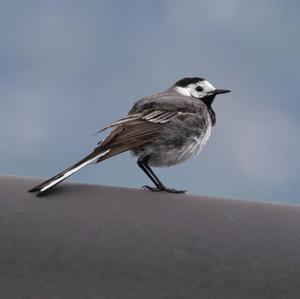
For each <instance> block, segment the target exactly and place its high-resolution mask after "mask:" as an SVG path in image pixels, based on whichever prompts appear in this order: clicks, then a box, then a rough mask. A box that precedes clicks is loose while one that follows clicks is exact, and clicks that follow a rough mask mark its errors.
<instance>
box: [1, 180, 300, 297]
mask: <svg viewBox="0 0 300 299" xmlns="http://www.w3.org/2000/svg"><path fill="white" fill-rule="evenodd" d="M37 183H38V180H34V179H30V178H18V177H8V176H0V298H8V299H14V298H22V299H27V298H28V299H29V298H30V299H36V298H37V299H48V298H51V299H52V298H59V299H60V298H62V299H66V298H97V299H99V298H109V299H111V298H172V299H176V298H187V299H189V298H192V299H193V298H197V299H198V298H205V299H206V298H208V299H209V298H221V299H223V298H231V299H234V298H239V299H240V298H272V299H276V298H281V299H283V298H284V299H286V298H295V299H296V298H300V253H299V248H300V206H292V205H283V204H278V205H277V204H268V203H258V202H247V201H239V200H226V199H215V198H207V197H196V196H189V195H184V196H182V195H173V194H158V193H151V192H146V191H142V190H133V189H124V188H111V187H102V186H94V185H83V184H73V183H64V184H62V185H61V186H58V187H57V188H56V190H55V192H53V193H50V194H49V195H47V196H45V197H42V198H37V197H35V196H34V195H33V194H31V193H27V192H26V191H27V190H28V189H29V188H30V187H32V186H34V185H35V184H37Z"/></svg>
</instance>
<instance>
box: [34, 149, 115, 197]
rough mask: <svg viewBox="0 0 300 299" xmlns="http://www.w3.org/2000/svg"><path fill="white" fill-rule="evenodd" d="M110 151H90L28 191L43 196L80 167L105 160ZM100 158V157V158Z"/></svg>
mask: <svg viewBox="0 0 300 299" xmlns="http://www.w3.org/2000/svg"><path fill="white" fill-rule="evenodd" d="M109 152H110V149H107V150H103V151H101V152H99V151H98V152H95V151H94V152H92V153H91V154H89V155H88V156H86V157H84V158H83V159H82V160H80V161H79V162H77V163H76V164H74V165H72V166H71V167H69V168H67V169H66V170H64V171H62V172H60V173H58V174H57V175H56V176H54V177H52V178H50V179H48V180H47V181H45V182H43V183H41V184H39V185H37V186H35V187H33V188H32V189H30V190H29V192H37V194H36V196H43V195H44V194H45V193H46V192H48V191H49V190H51V189H52V188H53V187H54V186H56V185H57V184H59V183H61V182H62V181H64V180H65V179H66V178H68V177H69V176H71V175H72V174H74V173H75V172H77V171H78V170H80V169H81V168H83V167H85V166H87V165H89V164H91V163H93V162H97V161H100V160H105V155H107V154H108V153H109ZM101 158H102V159H101ZM99 159H100V160H99Z"/></svg>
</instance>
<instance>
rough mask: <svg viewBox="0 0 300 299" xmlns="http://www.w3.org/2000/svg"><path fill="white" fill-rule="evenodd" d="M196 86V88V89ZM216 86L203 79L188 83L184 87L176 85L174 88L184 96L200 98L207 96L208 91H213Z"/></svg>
mask: <svg viewBox="0 0 300 299" xmlns="http://www.w3.org/2000/svg"><path fill="white" fill-rule="evenodd" d="M197 87H200V88H198V90H197ZM215 89H216V88H215V87H214V86H213V85H212V84H211V83H209V82H208V81H207V80H203V81H199V82H197V83H192V84H189V85H188V86H186V87H179V86H176V90H177V91H178V92H179V93H180V94H182V95H184V96H188V97H194V98H198V99H201V98H203V97H205V96H207V94H208V93H210V92H212V91H214V90H215Z"/></svg>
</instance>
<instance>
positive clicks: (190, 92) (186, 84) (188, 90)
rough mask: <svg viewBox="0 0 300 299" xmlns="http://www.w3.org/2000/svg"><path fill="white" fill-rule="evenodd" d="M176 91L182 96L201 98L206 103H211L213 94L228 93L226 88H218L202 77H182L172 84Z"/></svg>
mask: <svg viewBox="0 0 300 299" xmlns="http://www.w3.org/2000/svg"><path fill="white" fill-rule="evenodd" d="M173 87H174V88H175V89H176V91H177V92H178V93H180V94H182V95H184V96H188V97H194V98H197V99H201V100H202V101H204V102H205V103H206V104H209V105H211V104H212V102H213V100H214V98H215V96H216V95H218V94H223V93H228V92H230V90H228V89H218V88H216V87H214V86H213V85H212V84H211V83H209V82H208V81H207V80H206V79H203V78H197V77H193V78H183V79H181V80H179V81H177V82H176V83H175V84H174V86H173Z"/></svg>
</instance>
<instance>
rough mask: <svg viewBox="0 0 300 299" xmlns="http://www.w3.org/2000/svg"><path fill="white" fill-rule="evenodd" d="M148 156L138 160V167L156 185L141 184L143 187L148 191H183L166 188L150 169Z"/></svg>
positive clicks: (181, 191) (182, 191) (183, 191)
mask: <svg viewBox="0 0 300 299" xmlns="http://www.w3.org/2000/svg"><path fill="white" fill-rule="evenodd" d="M148 162H149V158H148V157H145V158H144V159H142V160H138V162H137V163H138V165H139V167H140V168H141V169H142V170H143V171H144V172H145V174H146V175H147V176H148V177H149V178H150V180H151V181H152V182H153V183H154V185H155V186H156V187H150V186H147V185H146V186H143V189H147V190H150V191H164V192H168V193H185V192H186V190H176V189H173V188H167V187H165V186H164V184H163V183H162V182H161V181H160V179H159V178H158V177H157V175H156V174H155V173H154V171H153V170H152V169H151V167H150V166H149V164H148Z"/></svg>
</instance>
